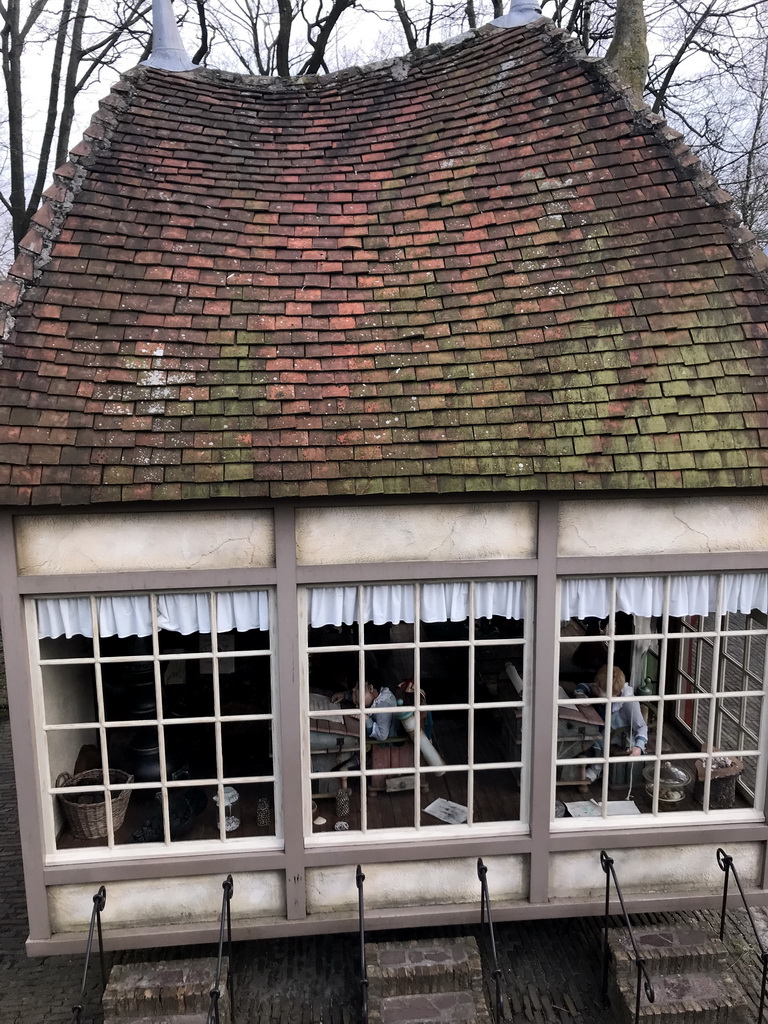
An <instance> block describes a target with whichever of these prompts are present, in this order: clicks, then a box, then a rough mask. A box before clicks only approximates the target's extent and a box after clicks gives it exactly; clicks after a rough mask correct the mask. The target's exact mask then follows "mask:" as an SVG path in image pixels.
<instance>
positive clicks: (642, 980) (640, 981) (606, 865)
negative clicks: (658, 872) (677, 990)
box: [600, 850, 656, 1024]
mask: <svg viewBox="0 0 768 1024" xmlns="http://www.w3.org/2000/svg"><path fill="white" fill-rule="evenodd" d="M600 867H601V868H602V869H603V871H604V872H605V917H604V922H603V1001H604V1002H605V1003H606V1004H607V1003H608V918H609V916H610V912H609V906H610V902H611V879H613V884H614V885H615V886H616V895H617V896H618V898H619V903H620V904H621V913H622V915H623V917H624V927H625V928H626V929H627V932H628V934H629V940H630V942H631V943H632V951H633V953H634V955H635V964H636V965H637V984H636V987H635V1024H638V1021H639V1020H640V992H641V989H645V995H646V998H647V999H648V1002H649V1003H652V1002H653V1001H654V999H655V998H656V996H655V994H654V991H653V985H652V984H651V979H650V978H649V977H648V972H647V971H646V969H645V957H644V956H642V955H641V953H640V950H639V949H638V948H637V942H635V933H634V932H633V931H632V925H631V924H630V921H629V915H628V914H627V908H626V907H625V905H624V896H623V895H622V892H621V886H620V885H619V880H618V878H617V877H616V869H615V868H614V866H613V857H609V856H608V854H607V853H606V852H605V850H601V851H600Z"/></svg>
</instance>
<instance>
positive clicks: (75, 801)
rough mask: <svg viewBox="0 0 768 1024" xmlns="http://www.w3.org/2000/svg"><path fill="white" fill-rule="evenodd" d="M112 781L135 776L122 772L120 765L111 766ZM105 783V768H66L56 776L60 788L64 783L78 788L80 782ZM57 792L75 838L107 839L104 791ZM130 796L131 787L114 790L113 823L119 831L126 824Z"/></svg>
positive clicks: (125, 781)
mask: <svg viewBox="0 0 768 1024" xmlns="http://www.w3.org/2000/svg"><path fill="white" fill-rule="evenodd" d="M109 781H110V784H111V785H113V786H121V785H128V784H129V783H131V782H133V776H132V775H129V774H128V773H127V772H121V771H119V770H118V769H117V768H110V771H109ZM103 784H104V778H103V772H102V770H101V768H95V769H93V770H92V771H89V772H80V774H79V775H70V774H69V772H62V773H61V775H59V777H58V778H57V779H56V788H57V789H59V788H62V787H64V786H66V787H67V788H68V789H69V788H72V789H74V788H76V787H79V786H102V785H103ZM57 796H58V798H59V801H60V803H61V806H62V808H63V810H64V816H65V817H66V819H67V824H68V825H69V827H70V830H71V832H72V835H73V836H74V837H75V839H103V838H104V837H105V836H106V834H107V804H106V800H105V799H104V797H103V795H102V794H101V793H80V794H78V795H75V794H74V793H73V794H72V796H69V795H68V794H67V795H66V796H65V795H64V794H63V793H58V794H57ZM130 799H131V791H130V789H122V790H120V792H119V793H113V794H112V827H113V829H114V831H115V832H117V830H118V829H119V828H120V826H121V825H122V824H123V820H124V818H125V811H126V808H127V807H128V801H129V800H130Z"/></svg>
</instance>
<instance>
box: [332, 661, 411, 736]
mask: <svg viewBox="0 0 768 1024" xmlns="http://www.w3.org/2000/svg"><path fill="white" fill-rule="evenodd" d="M331 700H332V701H333V703H334V704H341V703H343V702H345V701H346V702H348V703H351V704H352V705H353V707H358V706H359V700H360V697H359V693H358V688H357V687H356V686H355V687H354V688H353V689H352V690H341V691H339V692H338V693H334V695H333V696H332V697H331ZM363 703H364V704H365V707H367V708H374V709H375V708H392V709H396V708H397V699H396V698H395V695H394V693H392V691H391V690H390V689H389V687H388V686H382V685H381V683H380V682H379V680H378V677H377V676H376V675H375V674H372V675H371V676H370V677H369V678H368V680H367V681H366V682H365V683H364V688H363ZM365 732H366V735H368V736H370V738H371V739H373V740H388V739H390V738H391V737H392V736H394V735H395V734H396V719H395V715H394V714H387V713H382V714H380V715H367V716H366V719H365Z"/></svg>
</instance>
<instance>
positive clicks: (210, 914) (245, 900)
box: [48, 871, 285, 933]
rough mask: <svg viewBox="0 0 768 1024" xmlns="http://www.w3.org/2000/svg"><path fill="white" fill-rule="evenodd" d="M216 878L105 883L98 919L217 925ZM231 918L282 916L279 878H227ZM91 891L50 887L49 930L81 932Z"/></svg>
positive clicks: (110, 923) (266, 874)
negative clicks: (104, 898)
mask: <svg viewBox="0 0 768 1024" xmlns="http://www.w3.org/2000/svg"><path fill="white" fill-rule="evenodd" d="M222 880H223V879H222V878H221V877H220V876H218V875H197V876H192V877H184V878H152V879H149V878H147V879H140V880H138V881H125V882H110V883H109V885H107V887H106V889H107V905H106V908H105V910H104V913H103V915H102V921H103V926H104V928H105V930H108V929H109V928H110V927H115V928H117V927H121V928H122V927H142V928H151V927H163V926H168V925H181V924H200V923H204V922H209V921H218V920H219V915H220V914H221V883H222ZM233 881H234V895H233V897H232V904H231V907H232V919H233V920H234V921H237V920H245V921H248V920H252V919H259V918H265V917H284V916H285V884H284V877H283V875H282V873H281V872H278V871H262V872H247V873H243V874H238V875H233ZM96 888H97V886H94V885H93V884H87V885H54V886H51V887H50V888H49V889H48V909H49V913H50V917H51V929H52V931H53V932H54V933H56V932H78V931H83V930H87V928H88V922H89V920H90V916H91V910H92V908H93V894H94V892H95V891H96Z"/></svg>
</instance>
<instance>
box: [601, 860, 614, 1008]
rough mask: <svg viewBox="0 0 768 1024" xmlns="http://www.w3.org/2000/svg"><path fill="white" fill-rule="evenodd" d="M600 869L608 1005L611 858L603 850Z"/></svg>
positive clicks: (603, 986) (604, 976) (604, 994)
mask: <svg viewBox="0 0 768 1024" xmlns="http://www.w3.org/2000/svg"><path fill="white" fill-rule="evenodd" d="M600 867H601V868H602V869H603V871H604V872H605V914H604V915H603V981H602V992H603V1003H604V1004H605V1005H606V1006H607V1005H608V917H609V908H610V904H611V868H612V867H613V857H609V856H608V854H607V853H606V852H605V850H601V851H600Z"/></svg>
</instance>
